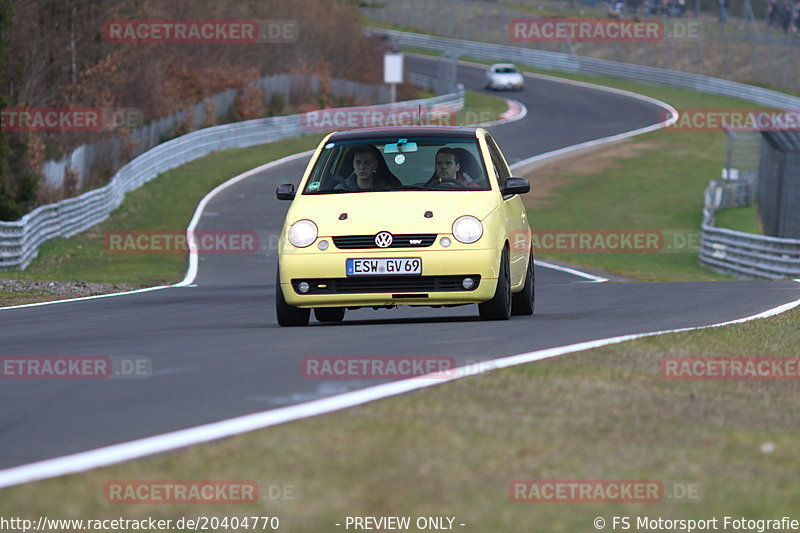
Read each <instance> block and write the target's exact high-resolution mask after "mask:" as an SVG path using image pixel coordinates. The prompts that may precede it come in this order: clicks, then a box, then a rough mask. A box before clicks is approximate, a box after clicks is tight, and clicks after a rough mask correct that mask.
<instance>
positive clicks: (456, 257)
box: [275, 126, 534, 326]
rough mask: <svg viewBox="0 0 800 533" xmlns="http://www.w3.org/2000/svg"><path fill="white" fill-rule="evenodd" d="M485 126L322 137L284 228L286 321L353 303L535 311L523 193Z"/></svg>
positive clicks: (326, 317)
mask: <svg viewBox="0 0 800 533" xmlns="http://www.w3.org/2000/svg"><path fill="white" fill-rule="evenodd" d="M529 190H530V184H529V182H528V180H526V179H523V178H515V177H512V176H511V175H510V173H509V170H508V165H507V164H506V161H505V158H504V157H503V154H502V153H501V152H500V149H499V148H498V147H497V144H496V143H495V141H494V139H492V137H491V136H490V135H489V133H488V132H487V131H486V130H484V129H482V128H463V127H434V126H418V127H400V128H381V129H377V128H369V129H362V130H351V131H346V132H337V133H332V134H330V135H328V136H326V137H325V139H323V141H322V142H321V143H320V145H319V147H318V148H317V150H316V151H315V152H314V156H313V157H312V158H311V161H310V162H309V164H308V167H307V169H306V171H305V174H304V175H303V178H302V180H301V181H300V183H299V186H298V187H297V188H295V185H294V184H292V183H286V184H283V185H280V186H279V187H278V190H277V197H278V199H281V200H292V205H291V206H290V207H289V211H288V213H287V215H286V221H285V223H284V226H283V229H282V230H281V235H280V240H279V245H278V246H279V248H278V250H279V252H278V273H277V286H276V291H275V307H276V312H277V317H278V323H279V324H280V325H281V326H305V325H308V322H309V316H310V312H311V309H313V310H314V316H315V317H316V319H317V320H318V321H320V322H339V321H341V320H343V319H344V315H345V310H346V309H357V308H360V307H372V308H375V309H379V308H391V307H395V306H398V305H410V306H432V307H442V306H455V305H465V304H478V310H479V313H480V317H481V318H482V319H484V320H507V319H508V318H509V317H510V316H511V315H531V314H533V311H534V273H533V272H534V271H533V250H532V249H531V239H530V228H529V226H528V220H527V215H526V212H525V207H524V206H523V204H522V199H521V198H520V196H519V195H520V194H524V193H527V192H528V191H529Z"/></svg>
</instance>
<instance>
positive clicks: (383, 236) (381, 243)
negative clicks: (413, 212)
mask: <svg viewBox="0 0 800 533" xmlns="http://www.w3.org/2000/svg"><path fill="white" fill-rule="evenodd" d="M375 244H376V245H377V246H378V248H386V247H388V246H391V245H392V234H391V233H389V232H388V231H382V232H380V233H378V234H377V235H375Z"/></svg>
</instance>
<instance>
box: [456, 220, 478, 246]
mask: <svg viewBox="0 0 800 533" xmlns="http://www.w3.org/2000/svg"><path fill="white" fill-rule="evenodd" d="M481 235H483V224H481V221H480V220H478V219H477V218H475V217H471V216H469V215H466V216H463V217H458V218H457V219H456V221H455V222H453V237H455V238H456V240H457V241H458V242H463V243H464V244H472V243H473V242H475V241H477V240H478V239H480V238H481Z"/></svg>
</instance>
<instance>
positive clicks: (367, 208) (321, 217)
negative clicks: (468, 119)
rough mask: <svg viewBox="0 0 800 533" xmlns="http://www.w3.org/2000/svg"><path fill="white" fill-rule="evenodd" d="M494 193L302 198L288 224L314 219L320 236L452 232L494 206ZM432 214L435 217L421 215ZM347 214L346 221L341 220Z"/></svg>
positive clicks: (345, 195)
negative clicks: (461, 221)
mask: <svg viewBox="0 0 800 533" xmlns="http://www.w3.org/2000/svg"><path fill="white" fill-rule="evenodd" d="M499 202H500V197H499V195H498V193H497V191H391V192H367V193H350V194H320V195H304V196H298V198H297V199H296V200H295V201H294V202H292V206H291V208H290V210H289V213H288V214H287V222H289V223H290V224H291V223H294V222H296V221H297V220H300V219H304V218H306V219H309V220H313V221H314V223H315V224H316V225H317V227H318V228H319V235H320V236H321V237H330V236H336V235H371V234H374V233H377V232H379V231H389V232H391V233H437V234H438V233H450V231H451V229H452V226H453V222H454V221H455V219H456V218H458V217H460V216H463V215H472V216H474V217H476V218H477V219H479V220H483V219H484V218H486V217H487V216H488V215H489V214H490V213H491V212H492V211H493V210H494V209H496V208H497V206H498V204H499ZM426 211H430V212H431V213H432V214H433V216H431V217H430V218H427V217H425V212H426ZM344 214H346V218H344V219H343V220H341V218H343V217H344Z"/></svg>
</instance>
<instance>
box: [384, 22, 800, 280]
mask: <svg viewBox="0 0 800 533" xmlns="http://www.w3.org/2000/svg"><path fill="white" fill-rule="evenodd" d="M370 31H371V32H373V33H383V34H387V35H389V36H390V37H391V38H392V40H393V41H395V42H396V43H397V44H400V45H403V46H410V47H414V48H421V49H426V50H435V51H440V52H445V53H449V54H454V55H460V56H469V57H474V58H476V59H484V60H488V61H503V62H507V61H511V62H515V63H518V64H523V65H530V66H533V67H538V68H542V69H547V70H553V71H557V72H567V73H574V74H586V75H593V76H598V75H601V76H612V77H615V78H624V79H629V80H634V81H637V82H640V83H647V84H651V85H659V86H664V87H676V88H680V89H688V90H692V91H697V92H704V93H710V94H717V95H721V96H730V97H733V98H739V99H741V100H746V101H750V102H753V103H756V104H760V105H765V106H771V107H777V108H784V109H797V108H800V98H798V97H795V96H791V95H788V94H784V93H781V92H778V91H773V90H770V89H764V88H762V87H755V86H752V85H747V84H744V83H738V82H734V81H728V80H722V79H718V78H713V77H710V76H703V75H700V74H690V73H687V72H680V71H676V70H667V69H662V68H655V67H646V66H642V65H631V64H628V63H618V62H615V61H608V60H603V59H594V58H589V57H579V56H573V55H569V54H564V53H559V52H545V51H542V50H529V49H526V48H517V47H513V46H505V45H500V44H488V43H479V42H474V41H465V40H460V39H451V38H447V37H434V36H428V35H419V34H414V33H406V32H401V31H395V30H382V29H375V28H373V29H370ZM753 189H754V185H753V183H752V182H750V181H749V180H740V181H739V182H738V183H735V184H734V183H732V182H731V180H722V181H719V182H716V181H712V182H711V185H710V186H709V188H708V189H706V195H705V208H704V211H703V219H704V220H703V223H702V234H701V248H700V263H701V264H703V265H705V266H707V267H709V268H712V269H714V270H718V271H722V272H726V273H730V274H735V275H737V276H743V277H755V278H767V279H780V278H786V277H799V276H800V240H794V239H781V238H777V237H769V236H764V235H755V234H750V233H744V232H740V231H734V230H729V229H723V228H717V227H715V226H714V211H715V210H716V209H719V208H721V207H731V206H733V205H743V204H742V202H743V201H745V200H743V199H744V198H750V199H751V198H752V196H753ZM744 205H748V204H744Z"/></svg>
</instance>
